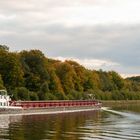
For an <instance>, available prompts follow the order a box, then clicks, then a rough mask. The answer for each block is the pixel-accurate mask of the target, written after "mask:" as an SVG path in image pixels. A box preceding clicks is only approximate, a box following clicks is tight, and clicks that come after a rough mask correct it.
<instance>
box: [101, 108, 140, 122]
mask: <svg viewBox="0 0 140 140" xmlns="http://www.w3.org/2000/svg"><path fill="white" fill-rule="evenodd" d="M101 109H102V110H103V111H106V112H110V113H112V114H116V115H120V116H122V117H127V118H128V119H133V120H134V119H135V120H137V121H140V115H139V114H134V113H133V112H121V111H116V110H112V109H111V108H109V107H102V108H101Z"/></svg>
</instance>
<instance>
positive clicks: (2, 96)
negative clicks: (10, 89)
mask: <svg viewBox="0 0 140 140" xmlns="http://www.w3.org/2000/svg"><path fill="white" fill-rule="evenodd" d="M10 101H11V98H10V96H9V95H7V91H6V90H0V108H1V107H8V106H9V102H10Z"/></svg>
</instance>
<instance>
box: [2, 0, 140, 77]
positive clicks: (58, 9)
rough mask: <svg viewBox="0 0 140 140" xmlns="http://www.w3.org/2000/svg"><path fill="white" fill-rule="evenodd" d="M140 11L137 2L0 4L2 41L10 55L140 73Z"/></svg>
mask: <svg viewBox="0 0 140 140" xmlns="http://www.w3.org/2000/svg"><path fill="white" fill-rule="evenodd" d="M139 7H140V1H138V0H133V1H132V0H123V1H122V0H86V1H85V0H76V1H75V0H63V1H60V0H41V1H38V0H24V1H22V0H11V1H9V0H4V1H2V0H1V1H0V41H1V44H6V45H8V46H10V48H11V50H14V51H20V50H23V49H41V50H42V51H43V52H44V53H45V54H46V55H47V56H49V57H58V56H61V57H64V58H67V57H68V58H71V57H72V58H76V59H77V61H79V62H80V63H82V62H83V63H84V64H83V65H85V66H86V67H88V68H89V67H90V68H92V67H93V68H94V67H95V68H103V69H105V70H112V69H114V70H117V71H118V72H120V73H128V74H129V73H130V74H132V73H139V71H140V47H139V46H140V42H139V40H140V17H139V13H140V9H139ZM93 64H94V65H93Z"/></svg>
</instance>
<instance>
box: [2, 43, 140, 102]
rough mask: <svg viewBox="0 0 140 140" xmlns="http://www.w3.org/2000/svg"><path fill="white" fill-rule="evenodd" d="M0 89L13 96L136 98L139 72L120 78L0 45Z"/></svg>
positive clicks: (41, 97)
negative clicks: (129, 76)
mask: <svg viewBox="0 0 140 140" xmlns="http://www.w3.org/2000/svg"><path fill="white" fill-rule="evenodd" d="M0 89H6V90H7V91H8V94H9V95H10V96H11V98H12V99H13V100H90V99H95V98H96V99H99V100H140V76H138V77H131V78H126V79H124V78H122V77H121V76H120V75H119V74H118V73H117V72H115V71H103V70H98V71H97V70H89V69H86V68H85V67H83V66H82V65H80V64H78V63H77V62H75V61H71V60H66V61H65V62H61V61H59V60H54V59H51V58H47V57H46V56H45V55H44V54H43V53H42V52H41V51H40V50H29V51H27V50H23V51H21V52H10V51H9V47H7V46H5V45H0Z"/></svg>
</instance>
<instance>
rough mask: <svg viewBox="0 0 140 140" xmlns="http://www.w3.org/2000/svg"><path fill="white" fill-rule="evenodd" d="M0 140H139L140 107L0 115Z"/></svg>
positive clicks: (120, 106)
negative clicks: (50, 113)
mask: <svg viewBox="0 0 140 140" xmlns="http://www.w3.org/2000/svg"><path fill="white" fill-rule="evenodd" d="M0 140H140V104H134V103H133V104H125V105H109V108H107V107H104V108H103V109H102V110H99V111H89V112H78V113H67V114H57V115H56V114H53V115H15V116H9V115H0Z"/></svg>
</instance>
